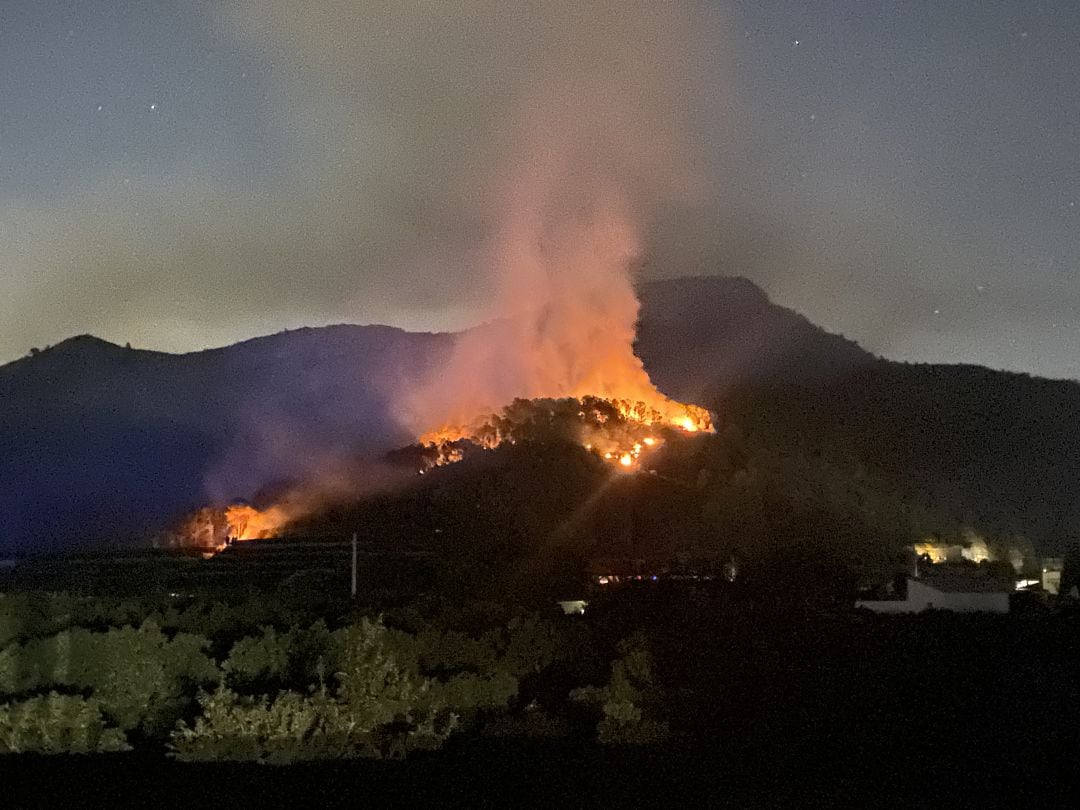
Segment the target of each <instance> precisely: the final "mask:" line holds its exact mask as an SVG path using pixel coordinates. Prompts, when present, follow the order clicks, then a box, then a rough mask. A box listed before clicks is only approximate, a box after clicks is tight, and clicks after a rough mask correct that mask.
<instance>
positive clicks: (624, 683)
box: [570, 633, 668, 744]
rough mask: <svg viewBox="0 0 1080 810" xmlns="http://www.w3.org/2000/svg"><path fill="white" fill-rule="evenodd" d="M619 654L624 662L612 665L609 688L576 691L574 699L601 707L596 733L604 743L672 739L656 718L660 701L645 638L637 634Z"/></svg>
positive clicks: (664, 725) (620, 648) (651, 741)
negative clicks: (668, 737)
mask: <svg viewBox="0 0 1080 810" xmlns="http://www.w3.org/2000/svg"><path fill="white" fill-rule="evenodd" d="M619 652H621V653H622V658H619V659H617V660H616V661H615V662H614V663H613V664H612V665H611V680H610V681H609V682H608V685H607V686H603V687H595V686H587V687H584V688H582V689H575V690H574V691H573V692H571V694H570V696H571V698H572V699H574V700H578V701H581V702H584V703H596V704H599V706H600V710H601V714H602V716H601V718H600V722H599V723H598V724H597V727H596V731H597V737H598V739H599V740H600V742H602V743H609V744H644V743H654V742H659V741H660V740H663V739H664V738H665V737H667V736H668V725H667V723H666V722H664V721H661V720H659V719H657V718H656V714H657V704H658V703H659V699H658V696H657V691H656V684H655V681H654V678H653V671H652V669H653V665H652V656H651V655H650V653H649V650H648V647H647V645H646V641H645V637H644V636H643V635H642V634H640V633H635V634H634V635H632V636H630V637H629V638H627V639H625V640H623V641H622V642H620V644H619Z"/></svg>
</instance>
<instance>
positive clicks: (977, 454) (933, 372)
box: [0, 277, 1080, 556]
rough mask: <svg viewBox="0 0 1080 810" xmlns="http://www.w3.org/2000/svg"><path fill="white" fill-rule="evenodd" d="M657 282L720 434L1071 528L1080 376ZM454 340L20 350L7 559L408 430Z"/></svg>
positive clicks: (653, 359) (678, 390) (646, 304)
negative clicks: (909, 356)
mask: <svg viewBox="0 0 1080 810" xmlns="http://www.w3.org/2000/svg"><path fill="white" fill-rule="evenodd" d="M640 293H641V300H642V310H641V322H640V328H639V338H638V343H637V351H638V353H639V355H640V356H641V357H642V359H643V361H644V363H645V365H646V368H647V369H648V371H649V373H650V375H651V376H652V377H653V379H654V380H655V381H656V382H657V384H658V385H659V386H660V388H661V389H662V390H664V391H665V393H668V394H669V395H672V396H674V397H676V398H679V399H683V400H688V401H694V402H698V403H701V404H704V405H707V406H709V407H711V408H713V409H714V410H715V411H716V413H717V414H718V415H719V423H720V427H721V430H722V431H725V430H729V429H730V428H732V426H735V427H736V428H737V429H738V431H739V432H741V434H743V435H745V436H746V437H748V439H749V440H750V441H752V442H753V443H754V445H755V446H758V447H767V448H769V452H772V453H778V454H780V455H785V454H787V455H791V456H793V457H796V456H797V457H805V458H810V459H813V458H815V457H817V456H820V455H821V454H822V453H826V454H832V455H840V456H843V457H845V458H853V459H856V460H858V462H859V463H861V464H865V466H866V467H867V469H868V470H869V471H870V472H872V474H873V475H874V476H875V477H876V479H879V480H881V481H886V482H889V484H890V486H892V487H894V488H895V489H896V491H897V492H898V493H901V494H903V495H904V496H905V497H911V498H914V499H915V500H916V501H919V502H926V503H927V504H929V505H932V506H933V507H934V508H936V509H940V510H942V511H943V512H944V513H946V514H948V515H949V516H950V517H951V518H953V519H955V520H960V521H966V522H969V523H972V524H973V525H979V526H985V527H987V528H990V529H993V530H997V531H1008V532H1014V531H1016V532H1021V533H1025V534H1030V535H1031V536H1032V538H1033V539H1034V540H1035V541H1036V542H1037V543H1039V544H1040V546H1042V547H1044V548H1047V549H1050V550H1055V551H1056V550H1058V549H1060V548H1063V547H1064V546H1065V545H1066V544H1068V542H1069V541H1070V538H1071V537H1072V536H1073V532H1074V528H1073V527H1075V526H1077V525H1078V520H1077V519H1078V516H1077V514H1076V511H1075V507H1074V506H1073V504H1074V503H1077V502H1078V501H1080V490H1078V488H1080V452H1077V451H1080V446H1078V442H1080V439H1078V438H1077V437H1076V435H1075V433H1074V431H1073V426H1072V421H1073V415H1074V414H1076V413H1080V385H1077V384H1075V383H1071V382H1056V381H1047V380H1039V379H1033V378H1029V377H1026V376H1023V375H1016V374H1007V373H1003V372H994V371H989V370H987V369H982V368H974V367H964V366H908V365H904V364H898V363H892V362H886V361H882V360H879V359H877V358H875V357H873V356H872V355H870V354H869V353H867V352H865V351H863V350H862V349H860V348H859V347H858V346H857V345H855V344H854V343H852V342H851V341H848V340H846V339H844V338H842V337H840V336H837V335H832V334H829V333H827V332H825V331H824V330H822V329H820V328H819V327H817V326H815V325H813V324H811V323H810V322H809V321H807V320H806V319H805V318H803V317H802V316H800V315H798V314H797V313H795V312H792V311H791V310H788V309H785V308H782V307H779V306H776V305H775V304H772V303H771V302H770V301H769V300H768V298H767V297H766V296H765V294H764V293H763V292H762V291H761V290H760V289H758V288H757V287H755V286H754V285H753V284H751V283H750V282H748V281H745V280H743V279H738V278H722V277H713V278H689V279H677V280H669V281H659V282H651V283H647V284H644V285H642V286H641V288H640ZM452 341H453V336H452V335H432V334H415V333H408V332H404V331H401V330H398V329H393V328H389V327H380V326H335V327H326V328H322V329H302V330H298V331H294V332H286V333H281V334H278V335H273V336H269V337H265V338H258V339H255V340H251V341H247V342H244V343H240V344H237V345H235V346H230V347H227V348H222V349H215V350H211V351H205V352H198V353H192V354H186V355H169V354H162V353H156V352H146V351H140V350H135V349H126V348H122V347H119V346H114V345H111V344H109V343H105V342H103V341H100V340H96V339H94V338H90V337H79V338H74V339H72V340H69V341H66V342H64V343H62V344H60V345H58V346H55V347H53V348H50V349H48V350H45V351H42V352H40V353H37V354H36V355H34V356H31V357H27V358H24V359H22V360H19V361H16V362H14V363H10V364H8V365H6V366H3V367H0V480H3V481H4V482H5V486H4V487H3V490H2V491H0V556H2V555H5V554H8V555H10V554H12V553H25V552H27V551H31V550H44V549H50V548H51V549H55V548H60V547H66V546H70V545H73V544H85V543H91V542H100V541H110V542H117V543H128V542H139V541H140V540H141V539H144V538H145V537H147V536H148V535H149V534H151V533H153V532H154V531H155V530H157V529H159V528H161V527H162V525H163V524H165V523H167V522H168V521H171V520H174V519H175V518H176V517H177V516H179V515H181V514H183V513H185V512H187V511H189V510H191V509H193V508H195V507H197V506H198V505H201V504H202V503H204V502H206V501H207V500H212V499H227V498H231V497H251V496H253V495H254V494H255V493H256V492H258V491H259V490H260V489H261V488H264V487H266V486H272V485H274V484H275V483H278V482H282V481H287V480H289V479H297V478H301V479H302V478H303V477H304V476H305V475H308V474H310V473H311V471H312V470H313V469H314V468H316V466H317V465H322V464H324V463H325V462H326V459H327V458H330V459H333V458H345V457H354V456H356V455H364V454H372V455H374V454H381V453H383V452H385V451H386V450H389V449H392V448H394V447H397V446H400V445H401V444H403V443H405V442H408V441H409V440H410V439H411V437H410V436H409V435H408V434H407V433H406V432H404V431H403V430H402V428H401V427H400V426H399V424H398V423H397V421H396V420H395V418H394V409H395V390H407V388H408V386H409V384H410V383H411V382H412V381H415V380H417V379H421V378H422V377H423V376H424V375H426V374H427V373H428V372H429V371H430V370H431V369H432V368H435V367H436V366H437V365H438V364H439V363H440V362H442V360H443V358H445V357H446V353H447V352H448V350H449V348H450V347H451V345H452Z"/></svg>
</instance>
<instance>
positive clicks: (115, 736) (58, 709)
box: [0, 692, 130, 754]
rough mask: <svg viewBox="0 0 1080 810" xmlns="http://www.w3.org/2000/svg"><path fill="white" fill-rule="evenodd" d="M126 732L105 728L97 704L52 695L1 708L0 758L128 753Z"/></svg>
mask: <svg viewBox="0 0 1080 810" xmlns="http://www.w3.org/2000/svg"><path fill="white" fill-rule="evenodd" d="M128 750H130V746H129V745H128V744H127V740H126V738H125V737H124V732H123V731H121V730H120V729H117V728H106V727H105V721H104V720H103V719H102V716H101V711H100V709H99V708H98V705H97V703H96V702H95V701H90V700H86V699H85V698H83V697H80V696H78V695H59V694H57V693H56V692H50V693H49V694H47V695H38V696H37V697H32V698H29V699H28V700H24V701H21V702H18V703H7V704H3V705H0V754H25V753H34V754H96V753H105V752H111V751H128Z"/></svg>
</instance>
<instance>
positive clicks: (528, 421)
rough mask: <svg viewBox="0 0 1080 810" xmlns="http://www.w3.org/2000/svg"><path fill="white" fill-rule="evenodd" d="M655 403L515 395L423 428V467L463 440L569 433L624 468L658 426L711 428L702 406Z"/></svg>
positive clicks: (651, 443)
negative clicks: (464, 420) (500, 404)
mask: <svg viewBox="0 0 1080 810" xmlns="http://www.w3.org/2000/svg"><path fill="white" fill-rule="evenodd" d="M661 405H662V406H663V407H664V409H665V410H663V411H662V410H660V409H658V408H656V407H652V406H650V405H648V404H646V403H645V402H641V401H629V400H620V399H602V398H600V397H592V396H585V397H581V398H575V397H566V398H562V399H534V400H522V399H519V400H515V401H514V402H513V403H512V404H510V405H509V406H507V407H506V408H504V409H503V410H502V412H501V413H498V414H489V415H487V416H484V417H481V418H478V419H475V420H473V421H472V422H471V423H470V424H466V425H452V426H446V427H443V428H440V429H439V430H435V431H431V432H429V433H426V434H424V435H423V436H421V437H420V439H419V443H420V444H421V445H423V446H424V447H425V448H427V449H428V450H430V451H432V452H431V455H430V456H429V457H428V461H427V463H428V464H429V466H434V467H441V466H444V465H447V464H453V463H454V462H457V461H460V460H461V459H462V458H463V457H464V454H465V450H464V447H465V446H466V445H467V444H468V445H473V446H475V447H479V448H482V449H485V450H492V449H494V448H496V447H498V446H499V445H501V444H502V443H503V442H509V443H511V444H514V443H516V442H517V441H518V440H519V439H524V438H543V437H559V438H569V439H571V440H573V441H577V442H578V443H580V444H581V445H582V446H584V447H585V448H586V449H587V450H590V451H591V452H593V453H596V454H597V455H599V456H600V457H601V458H603V459H604V460H605V461H608V462H610V463H611V464H613V465H615V466H616V467H618V468H621V469H626V470H629V469H633V468H635V467H636V466H637V463H638V461H639V459H640V458H641V456H642V454H643V453H645V452H648V451H651V450H655V449H658V448H659V447H660V446H662V445H663V439H662V438H661V437H660V436H659V435H657V434H658V433H660V431H661V430H662V429H675V430H679V431H683V432H686V433H698V432H712V430H713V427H712V420H711V417H710V416H709V413H708V411H706V410H705V409H704V408H700V407H698V406H696V405H684V404H682V403H677V402H673V401H671V400H666V399H665V400H663V401H662V402H661ZM421 472H423V470H421Z"/></svg>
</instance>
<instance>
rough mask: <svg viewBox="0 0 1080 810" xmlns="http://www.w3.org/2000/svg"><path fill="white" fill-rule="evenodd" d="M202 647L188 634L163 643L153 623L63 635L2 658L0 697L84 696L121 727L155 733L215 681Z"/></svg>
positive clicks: (201, 642)
mask: <svg viewBox="0 0 1080 810" xmlns="http://www.w3.org/2000/svg"><path fill="white" fill-rule="evenodd" d="M207 645H208V642H207V640H206V639H204V638H202V637H200V636H192V635H188V634H186V633H179V634H177V635H176V636H174V637H173V638H172V639H169V638H168V637H167V636H165V634H163V633H162V632H161V630H160V628H158V627H157V625H155V624H152V623H146V624H144V625H143V626H142V627H140V628H138V629H136V628H133V627H124V628H121V629H115V628H114V629H111V630H109V631H108V632H106V633H92V632H90V631H88V630H85V629H82V628H74V629H72V630H65V631H64V632H62V633H57V634H56V635H55V636H52V637H50V638H45V639H34V640H31V641H28V642H26V643H25V644H22V645H18V644H11V645H9V646H8V647H6V648H5V649H4V650H3V651H0V693H7V694H24V693H27V692H30V691H33V690H35V689H40V688H42V687H52V686H61V687H68V688H74V689H79V690H89V691H90V692H91V694H92V696H93V698H94V699H95V700H96V702H97V704H98V705H99V706H100V707H101V710H102V711H103V712H104V713H105V714H106V715H107V716H108V717H109V718H110V719H112V720H114V721H115V722H116V723H117V725H119V726H120V728H122V729H124V730H131V729H134V728H137V727H138V728H141V729H142V730H143V731H144V732H147V733H150V734H161V733H163V732H165V731H167V730H168V729H169V728H171V727H172V726H173V725H174V724H175V722H176V720H177V718H178V717H179V716H180V714H181V713H182V712H183V709H184V707H185V706H186V705H187V704H188V702H189V701H190V699H191V698H190V695H191V693H193V692H194V688H193V687H192V686H191V685H192V684H201V683H212V682H216V681H218V680H219V678H220V671H219V670H218V667H217V664H216V663H215V662H214V661H213V660H212V659H211V658H209V657H208V656H207V655H206V653H205V649H206V647H207Z"/></svg>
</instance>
